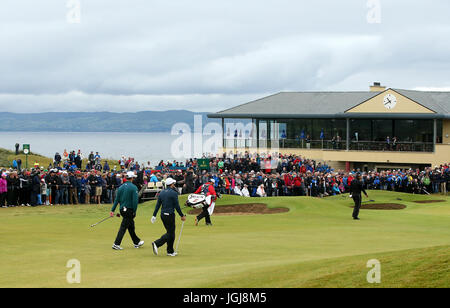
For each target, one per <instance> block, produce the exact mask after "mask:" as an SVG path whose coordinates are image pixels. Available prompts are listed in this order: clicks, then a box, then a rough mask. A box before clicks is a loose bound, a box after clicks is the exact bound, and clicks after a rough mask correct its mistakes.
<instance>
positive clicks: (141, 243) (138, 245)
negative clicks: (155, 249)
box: [134, 241, 144, 248]
mask: <svg viewBox="0 0 450 308" xmlns="http://www.w3.org/2000/svg"><path fill="white" fill-rule="evenodd" d="M142 245H144V241H140V242H139V243H138V244H137V245H134V248H141V247H142Z"/></svg>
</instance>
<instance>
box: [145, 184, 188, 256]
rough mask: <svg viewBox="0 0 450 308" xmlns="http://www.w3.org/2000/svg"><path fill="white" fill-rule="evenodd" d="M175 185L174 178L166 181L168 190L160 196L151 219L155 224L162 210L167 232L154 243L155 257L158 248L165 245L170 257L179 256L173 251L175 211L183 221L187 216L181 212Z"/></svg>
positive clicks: (162, 218)
mask: <svg viewBox="0 0 450 308" xmlns="http://www.w3.org/2000/svg"><path fill="white" fill-rule="evenodd" d="M175 184H176V181H175V180H174V179H172V178H169V179H167V180H166V187H167V188H166V189H165V190H163V191H162V192H161V193H160V194H159V196H158V201H157V203H156V208H155V211H154V212H153V217H152V219H151V221H152V223H155V221H156V215H158V211H159V209H160V208H161V220H162V222H163V224H164V228H166V231H167V232H166V234H164V235H163V236H161V238H160V239H158V240H156V241H154V242H153V243H152V246H153V253H154V254H155V255H158V248H159V247H161V246H163V245H164V244H167V255H168V256H170V257H175V256H176V255H177V252H175V251H174V249H173V243H174V242H175V211H177V212H178V214H179V215H180V217H181V220H182V221H186V215H184V214H183V212H182V211H181V208H180V203H179V202H178V192H177V190H176V187H175Z"/></svg>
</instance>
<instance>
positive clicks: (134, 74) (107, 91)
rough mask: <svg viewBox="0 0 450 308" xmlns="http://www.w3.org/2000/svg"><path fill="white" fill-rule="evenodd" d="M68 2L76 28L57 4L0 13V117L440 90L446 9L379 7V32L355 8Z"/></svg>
mask: <svg viewBox="0 0 450 308" xmlns="http://www.w3.org/2000/svg"><path fill="white" fill-rule="evenodd" d="M79 1H80V3H81V8H82V15H81V23H80V24H68V23H67V22H66V20H65V18H66V14H67V8H66V6H65V4H66V1H56V0H54V1H52V0H46V1H45V0H41V1H39V2H36V1H25V0H17V1H8V2H6V3H2V4H0V8H1V9H0V20H1V28H0V44H1V46H7V48H1V49H0V67H1V69H2V74H1V75H0V94H1V95H0V107H2V110H5V111H6V110H10V111H21V110H20V109H19V107H15V106H30V107H31V106H36V105H33V104H37V105H38V106H39V108H38V109H40V110H44V109H45V110H48V109H55V110H63V109H65V110H67V109H74V110H77V111H78V110H80V108H83V109H84V108H94V109H96V110H97V111H98V110H108V109H101V108H108V105H107V101H111V102H114V103H112V105H111V106H110V108H113V109H114V110H120V108H121V107H120V105H121V104H123V103H125V102H127V103H128V104H130V105H131V106H133V108H135V109H139V108H140V109H142V110H152V109H154V110H163V109H173V108H175V109H190V110H198V111H201V110H212V111H215V110H220V109H223V108H226V107H230V106H232V105H233V104H238V103H243V102H246V99H249V98H258V97H261V96H263V95H265V94H268V93H273V92H278V91H283V90H286V91H301V90H366V89H367V88H368V85H369V83H370V82H373V81H381V82H383V83H384V84H387V85H388V86H392V87H405V88H416V87H445V86H449V85H450V78H449V77H448V76H450V74H449V73H450V62H449V61H448V54H449V52H450V42H449V41H448V40H447V39H446V38H447V37H448V36H449V34H450V21H449V20H448V11H449V9H450V3H449V2H448V1H446V0H435V1H430V3H426V2H423V1H418V0H416V1H406V0H400V1H387V0H380V3H381V6H382V15H381V18H382V19H381V21H382V22H381V24H368V23H367V21H366V15H367V7H366V1H365V0H350V1H345V2H342V1H332V0H326V1H325V0H323V1H314V2H304V1H288V0H281V1H280V0H278V1H275V0H266V1H256V0H247V1H236V0H232V1H211V0H195V1H194V0H191V1H181V0H174V1H149V0H145V1H144V0H135V1H132V2H123V1H106V0H89V1H88V0H79ZM241 99H242V100H241ZM158 102H163V104H160V103H158ZM12 103H14V104H12ZM165 104H166V105H167V108H164V107H162V106H164V105H165ZM94 105H95V106H94ZM93 106H94V107H93ZM222 107H223V108H222ZM199 109H201V110H199Z"/></svg>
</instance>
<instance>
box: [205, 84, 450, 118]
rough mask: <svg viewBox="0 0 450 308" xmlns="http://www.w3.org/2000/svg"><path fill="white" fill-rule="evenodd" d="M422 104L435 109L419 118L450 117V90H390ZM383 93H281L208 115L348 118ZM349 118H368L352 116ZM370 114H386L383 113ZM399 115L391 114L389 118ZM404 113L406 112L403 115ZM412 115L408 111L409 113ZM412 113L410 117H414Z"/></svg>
mask: <svg viewBox="0 0 450 308" xmlns="http://www.w3.org/2000/svg"><path fill="white" fill-rule="evenodd" d="M392 90H394V91H396V92H398V93H400V94H402V95H404V96H407V97H408V98H410V99H412V100H414V101H415V102H417V103H419V104H421V105H423V106H424V107H426V108H428V109H431V110H432V111H435V112H436V114H435V115H434V116H433V115H421V116H422V117H430V118H439V117H441V118H442V117H445V118H447V117H450V112H449V110H450V92H422V91H411V90H400V89H392ZM380 93H382V92H370V91H367V92H280V93H277V94H274V95H271V96H267V97H264V98H261V99H258V100H255V101H252V102H249V103H246V104H242V105H239V106H236V107H233V108H230V109H227V110H223V111H220V112H217V113H214V114H209V115H208V117H210V118H242V117H248V118H251V117H253V118H258V117H261V118H289V117H291V118H302V117H304V118H313V117H314V118H320V117H322V118H332V117H350V115H349V114H345V112H346V111H347V110H349V109H351V108H353V107H355V106H357V105H359V104H361V103H363V102H365V101H367V100H369V99H371V98H373V97H375V96H377V95H378V94H380ZM351 116H352V117H369V115H364V114H363V115H355V114H352V115H351ZM371 116H377V117H386V114H379V115H374V114H371ZM394 116H396V117H401V115H399V114H393V115H392V117H394ZM405 116H406V114H405ZM408 116H411V114H408ZM416 116H418V115H416ZM416 116H413V117H416Z"/></svg>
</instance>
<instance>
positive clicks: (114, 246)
mask: <svg viewBox="0 0 450 308" xmlns="http://www.w3.org/2000/svg"><path fill="white" fill-rule="evenodd" d="M112 249H114V250H123V248H122V247H120V246H119V245H116V244H113V246H112Z"/></svg>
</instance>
